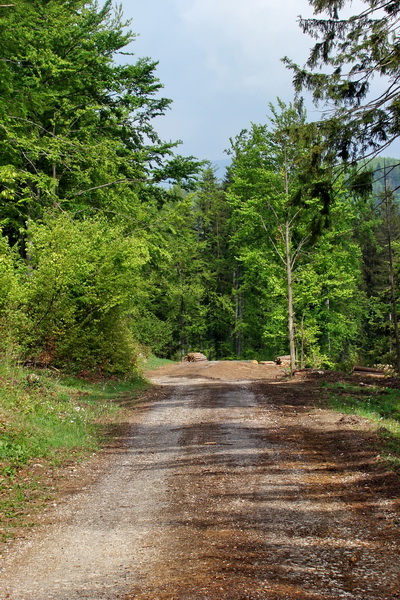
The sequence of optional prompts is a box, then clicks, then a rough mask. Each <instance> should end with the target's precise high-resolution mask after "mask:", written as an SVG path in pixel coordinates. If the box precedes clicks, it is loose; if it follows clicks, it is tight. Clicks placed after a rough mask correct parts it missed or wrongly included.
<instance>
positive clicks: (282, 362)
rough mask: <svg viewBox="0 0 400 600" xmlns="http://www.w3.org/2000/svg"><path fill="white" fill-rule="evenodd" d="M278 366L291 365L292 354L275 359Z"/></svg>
mask: <svg viewBox="0 0 400 600" xmlns="http://www.w3.org/2000/svg"><path fill="white" fill-rule="evenodd" d="M275 363H276V364H277V365H290V354H285V355H284V356H277V357H276V359H275Z"/></svg>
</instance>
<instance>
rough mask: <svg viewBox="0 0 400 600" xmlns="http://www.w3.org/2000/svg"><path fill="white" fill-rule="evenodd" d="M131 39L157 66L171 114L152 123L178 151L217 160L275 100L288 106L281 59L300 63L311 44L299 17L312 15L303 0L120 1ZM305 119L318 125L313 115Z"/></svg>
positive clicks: (288, 75)
mask: <svg viewBox="0 0 400 600" xmlns="http://www.w3.org/2000/svg"><path fill="white" fill-rule="evenodd" d="M122 6H123V10H124V15H125V17H127V18H131V19H132V24H131V29H132V30H133V31H134V32H135V33H137V34H138V37H137V39H136V41H135V42H134V44H133V45H132V50H133V51H134V52H135V55H136V57H137V58H139V57H143V56H148V57H150V58H151V59H153V60H157V61H159V66H158V69H157V75H158V77H159V79H160V80H161V82H162V83H163V84H164V86H165V88H164V94H163V95H164V96H166V97H167V98H171V99H172V100H173V104H172V109H171V110H169V111H168V114H167V115H166V116H165V117H162V118H160V119H159V120H158V121H157V124H156V129H157V131H158V132H159V134H160V135H161V137H162V138H163V139H164V140H167V141H169V140H177V139H181V140H182V141H183V145H182V146H181V147H180V150H179V152H180V153H181V154H184V155H189V154H192V155H194V156H196V157H197V158H201V159H209V160H212V161H214V160H221V159H224V158H227V157H226V154H224V150H225V149H226V148H227V147H228V146H229V138H230V137H234V136H235V135H237V134H238V133H239V132H240V131H241V130H242V129H243V128H246V127H248V126H249V124H250V122H254V123H265V122H266V121H267V114H268V104H269V103H270V102H272V103H274V102H275V101H276V98H277V96H279V97H280V98H281V99H283V100H284V101H286V102H290V101H291V100H292V99H293V88H292V84H291V81H292V74H291V72H290V71H288V70H287V69H285V67H284V65H283V64H282V62H281V60H280V59H281V58H282V57H283V56H285V55H287V56H289V57H290V58H291V59H293V60H295V61H296V62H298V63H301V64H302V63H303V62H304V61H305V59H306V58H307V56H308V50H309V48H310V47H311V46H312V45H313V40H312V39H311V38H309V37H308V36H307V35H305V34H303V33H302V31H301V29H300V27H299V25H298V17H299V15H302V16H312V10H311V8H310V6H309V4H308V2H307V0H284V1H283V2H282V1H280V0H246V1H244V0H145V1H144V0H122ZM312 110H313V107H312V106H311V111H310V112H309V115H310V117H311V118H317V114H315V113H314V114H313V113H312Z"/></svg>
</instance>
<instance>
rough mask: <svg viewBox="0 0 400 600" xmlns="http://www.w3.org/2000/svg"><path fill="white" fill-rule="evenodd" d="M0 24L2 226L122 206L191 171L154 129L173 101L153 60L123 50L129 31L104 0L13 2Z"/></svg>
mask: <svg viewBox="0 0 400 600" xmlns="http://www.w3.org/2000/svg"><path fill="white" fill-rule="evenodd" d="M1 22H2V49H1V51H0V92H1V93H0V141H1V143H0V198H1V204H0V225H2V226H3V227H4V229H5V233H7V234H8V235H9V236H11V237H12V238H18V237H19V236H20V232H21V230H23V229H24V226H25V222H26V220H27V219H29V218H30V219H34V220H35V219H37V218H39V217H41V215H42V214H43V209H44V208H45V207H48V206H58V207H60V208H61V209H62V210H66V209H67V210H73V211H74V212H75V213H77V212H79V211H86V214H87V213H88V212H90V211H92V213H93V212H96V211H98V210H109V211H115V212H118V211H119V212H120V213H126V212H129V210H130V209H131V208H132V205H133V206H136V205H137V204H138V198H140V196H141V194H144V196H146V188H147V187H148V186H149V185H151V184H152V183H153V182H158V181H161V180H163V179H165V178H169V179H174V178H177V179H179V180H180V181H185V180H186V178H187V177H188V176H189V175H190V173H191V172H193V168H194V167H193V162H192V161H191V160H190V159H181V158H180V157H177V156H174V154H173V153H174V148H175V146H176V144H175V143H172V142H168V143H164V142H163V141H162V140H160V138H159V136H158V134H157V132H156V130H155V128H154V126H153V122H154V118H155V117H158V116H160V115H163V114H164V113H165V111H166V110H167V109H168V107H169V105H170V102H171V101H170V100H169V99H166V98H163V97H161V96H160V91H161V89H162V84H161V83H160V82H159V80H158V79H157V77H156V75H155V69H156V66H157V63H155V62H154V61H151V60H150V59H147V58H145V59H139V60H136V59H135V60H134V59H133V58H132V53H130V52H129V50H128V51H127V50H126V47H127V46H128V44H130V43H131V42H133V41H134V37H135V36H134V35H133V34H132V33H131V32H130V31H129V30H128V29H127V23H125V22H124V21H123V16H122V13H121V10H120V9H115V10H114V8H113V6H112V3H111V0H106V1H105V2H104V4H103V5H102V6H99V4H98V3H97V2H94V1H87V0H70V1H68V2H65V1H62V0H54V1H52V2H48V1H45V0H33V1H32V0H16V1H15V3H14V5H13V6H12V7H10V8H7V10H4V12H2V14H1ZM118 54H119V55H124V56H125V61H126V62H125V63H117V62H115V58H116V56H117V55H118Z"/></svg>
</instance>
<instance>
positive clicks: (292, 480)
mask: <svg viewBox="0 0 400 600" xmlns="http://www.w3.org/2000/svg"><path fill="white" fill-rule="evenodd" d="M151 377H152V379H153V381H154V383H155V384H156V386H155V388H154V391H153V392H152V393H151V394H150V400H149V399H147V401H143V405H142V406H139V408H138V410H136V411H133V412H134V414H133V417H132V419H133V422H132V423H131V424H130V426H129V428H128V429H127V434H126V436H125V438H124V439H123V440H121V443H120V444H119V446H118V444H117V445H116V446H115V447H114V448H112V447H111V448H109V450H108V458H107V460H106V467H105V468H104V470H103V472H102V473H101V475H99V476H98V478H97V480H96V481H95V482H93V484H92V485H90V486H88V487H87V489H83V490H81V491H80V492H79V493H76V494H74V495H72V497H70V498H66V499H64V501H63V502H62V503H61V506H59V507H58V508H55V509H54V511H53V512H52V513H51V514H49V515H48V517H47V522H46V523H44V524H42V525H41V526H40V527H38V528H37V529H36V530H35V531H32V533H31V534H29V535H28V536H27V538H26V539H24V540H21V541H20V542H18V543H17V544H15V545H12V547H11V550H10V551H9V552H8V553H5V555H4V556H3V559H2V560H3V562H2V565H1V571H0V598H1V599H2V600H5V599H11V600H78V599H79V600H113V599H124V600H225V599H226V600H239V599H240V600H253V599H254V600H278V599H279V600H284V599H287V600H298V599H301V600H306V599H307V600H311V599H312V600H317V599H324V600H338V599H346V600H378V599H379V600H395V599H396V598H400V580H399V577H400V552H399V537H400V536H399V533H400V528H399V525H400V512H399V505H398V499H399V498H398V495H394V490H395V483H394V481H395V480H394V479H393V477H394V475H393V473H390V472H385V471H384V470H383V469H382V468H379V467H377V465H376V461H374V458H375V457H374V453H373V450H372V448H371V446H370V443H369V442H370V438H371V432H369V431H368V430H367V429H366V428H365V427H363V426H362V424H361V423H355V422H354V421H352V418H349V417H346V418H344V417H343V415H339V414H337V413H333V412H331V411H328V410H322V409H318V408H315V407H314V398H315V394H317V393H319V392H318V390H317V388H316V387H313V386H312V385H311V384H310V383H308V382H307V381H298V380H296V379H294V380H293V381H291V382H288V381H285V380H284V378H283V377H282V371H281V370H280V369H279V368H278V367H267V366H265V367H264V366H262V365H249V364H246V363H229V364H228V366H227V364H224V363H212V362H205V363H199V364H182V365H173V366H171V367H168V368H163V369H161V370H158V371H156V372H154V373H153V374H151ZM151 396H152V397H151Z"/></svg>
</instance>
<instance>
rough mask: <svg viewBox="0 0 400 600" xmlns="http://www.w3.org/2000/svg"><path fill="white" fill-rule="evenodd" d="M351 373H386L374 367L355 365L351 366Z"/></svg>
mask: <svg viewBox="0 0 400 600" xmlns="http://www.w3.org/2000/svg"><path fill="white" fill-rule="evenodd" d="M353 373H355V374H357V373H359V374H362V373H364V374H365V375H368V374H369V375H387V371H385V370H383V369H376V368H375V367H359V366H356V367H354V368H353Z"/></svg>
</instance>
